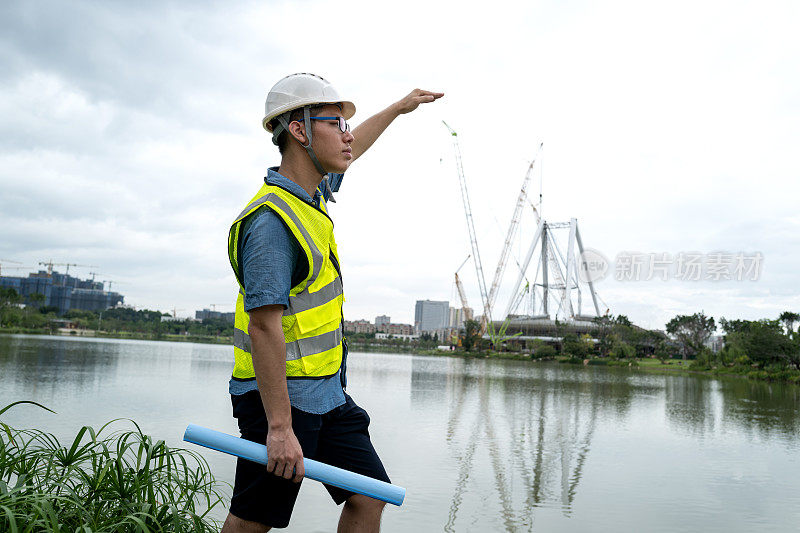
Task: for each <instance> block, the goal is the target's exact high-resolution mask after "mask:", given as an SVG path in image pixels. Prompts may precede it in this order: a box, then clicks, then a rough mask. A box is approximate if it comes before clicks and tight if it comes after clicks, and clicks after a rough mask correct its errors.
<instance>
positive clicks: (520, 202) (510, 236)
mask: <svg viewBox="0 0 800 533" xmlns="http://www.w3.org/2000/svg"><path fill="white" fill-rule="evenodd" d="M543 146H544V143H539V150H538V152H537V156H538V154H540V153H541V151H542V147H543ZM535 163H536V157H534V158H533V161H531V164H530V165H528V171H527V172H526V173H525V179H523V180H522V188H520V191H519V196H518V197H517V205H516V207H515V208H514V215H513V216H512V217H511V224H510V225H509V227H508V233H507V234H506V240H505V242H504V243H503V251H502V252H500V260H499V261H498V262H497V270H495V272H494V280H493V281H492V287H491V289H489V307H490V308H492V307H494V302H495V299H496V298H497V289H499V288H500V280H501V279H502V278H503V272H505V269H506V265H507V264H508V253H509V252H510V251H511V243H512V241H513V240H514V236H515V235H516V233H517V229H518V228H519V222H520V218H521V217H522V209H523V207H525V200H526V199H527V197H528V193H527V188H528V183H530V180H531V174H532V173H533V166H534V164H535ZM540 196H541V195H540ZM531 206H532V207H533V211H534V213H536V215H537V216H536V218H537V220H536V223H537V224H538V223H539V220H538V218H539V216H538V212H537V211H536V207H535V206H533V204H531Z"/></svg>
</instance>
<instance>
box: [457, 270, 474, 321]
mask: <svg viewBox="0 0 800 533" xmlns="http://www.w3.org/2000/svg"><path fill="white" fill-rule="evenodd" d="M470 257H472V255H468V256H467V258H466V259H464V261H463V262H462V263H461V266H460V267H458V268H457V269H456V289H457V290H458V297H459V299H460V300H461V308H462V309H463V310H464V313H466V312H467V309H468V308H469V305H467V293H465V292H464V285H463V284H462V283H461V278H459V277H458V272H459V270H461V269H462V268H464V265H466V264H467V261H469V258H470ZM470 318H471V317H470Z"/></svg>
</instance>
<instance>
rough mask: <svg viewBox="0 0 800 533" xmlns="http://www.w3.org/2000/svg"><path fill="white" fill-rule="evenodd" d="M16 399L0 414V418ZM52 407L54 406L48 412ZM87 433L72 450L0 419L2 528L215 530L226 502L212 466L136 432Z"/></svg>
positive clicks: (22, 531) (92, 532) (18, 532)
mask: <svg viewBox="0 0 800 533" xmlns="http://www.w3.org/2000/svg"><path fill="white" fill-rule="evenodd" d="M20 403H32V404H35V405H39V407H42V408H44V409H47V408H46V407H44V406H42V405H40V404H36V403H35V402H27V401H22V402H14V403H12V404H10V405H8V406H6V407H4V408H3V409H0V416H2V414H3V413H4V412H6V411H7V410H8V409H9V408H11V407H13V406H14V405H17V404H20ZM48 410H49V409H48ZM113 422H117V421H116V420H114V421H112V422H109V423H107V424H105V425H104V426H103V427H101V428H100V429H99V430H98V431H95V430H94V429H93V428H91V427H89V426H84V427H83V428H81V429H80V430H79V431H78V433H77V435H76V436H75V438H74V439H73V440H72V442H71V443H69V444H68V445H62V444H61V443H60V442H59V441H58V439H57V438H56V437H55V436H53V435H52V434H49V433H46V432H44V431H40V430H37V429H22V430H20V429H14V428H12V427H10V426H9V425H7V424H5V423H3V422H2V421H0V531H3V532H11V533H29V532H30V533H32V532H58V533H61V532H64V533H66V532H70V533H73V532H80V533H101V532H102V533H105V532H108V533H112V532H113V533H126V532H131V533H133V532H142V533H147V532H165V533H166V532H170V533H172V532H176V533H177V532H190V531H191V532H211V531H219V524H217V523H216V522H215V521H213V520H211V519H210V518H209V517H208V514H209V512H210V511H211V510H212V509H214V508H215V507H216V506H217V505H220V504H223V503H224V501H223V497H222V495H221V493H220V492H219V489H220V488H221V484H220V483H218V482H217V481H215V480H214V478H213V476H212V475H211V471H210V469H209V467H208V464H207V463H206V461H205V460H204V459H203V458H202V457H201V456H199V455H197V454H195V453H193V452H190V451H188V450H183V449H178V448H170V447H168V446H167V445H166V444H165V443H164V441H163V440H159V441H154V440H153V439H152V438H151V437H150V436H148V435H145V434H143V433H142V431H141V429H140V428H139V426H138V425H137V424H136V423H135V422H133V421H130V422H131V423H132V424H133V425H134V426H135V428H136V430H135V431H118V432H114V433H110V434H108V435H105V434H104V432H105V431H106V429H107V428H108V427H109V425H110V424H112V423H113Z"/></svg>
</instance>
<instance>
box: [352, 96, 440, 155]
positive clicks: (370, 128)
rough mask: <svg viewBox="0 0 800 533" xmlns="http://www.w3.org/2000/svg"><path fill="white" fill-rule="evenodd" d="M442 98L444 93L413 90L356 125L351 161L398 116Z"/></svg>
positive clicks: (370, 144)
mask: <svg viewBox="0 0 800 533" xmlns="http://www.w3.org/2000/svg"><path fill="white" fill-rule="evenodd" d="M442 96H444V93H435V92H432V91H425V90H423V89H414V90H413V91H411V92H410V93H408V95H407V96H406V97H405V98H403V99H402V100H399V101H397V102H395V103H393V104H392V105H390V106H389V107H387V108H386V109H384V110H383V111H380V112H378V113H376V114H374V115H372V116H371V117H369V118H368V119H367V120H365V121H364V122H362V123H361V124H359V125H358V127H357V128H356V129H354V130H353V137H354V139H353V142H352V148H353V161H355V160H356V159H358V158H359V157H361V154H363V153H364V152H366V151H367V150H369V147H370V146H372V143H374V142H375V141H376V140H377V139H378V137H380V136H381V134H382V133H383V132H384V131H385V130H386V128H388V127H389V124H391V123H392V121H393V120H394V119H396V118H397V117H398V116H400V115H404V114H406V113H410V112H411V111H414V110H415V109H416V108H418V107H419V105H420V104H425V103H428V102H433V101H434V100H438V99H439V98H441V97H442Z"/></svg>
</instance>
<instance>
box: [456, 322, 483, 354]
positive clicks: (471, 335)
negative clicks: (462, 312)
mask: <svg viewBox="0 0 800 533" xmlns="http://www.w3.org/2000/svg"><path fill="white" fill-rule="evenodd" d="M480 337H481V323H480V322H478V321H477V320H467V321H465V322H464V334H463V335H462V337H461V346H463V347H464V350H466V351H467V352H471V351H472V348H473V347H474V346H475V345H476V344H478V342H479V341H480Z"/></svg>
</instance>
